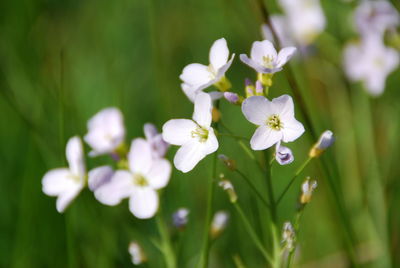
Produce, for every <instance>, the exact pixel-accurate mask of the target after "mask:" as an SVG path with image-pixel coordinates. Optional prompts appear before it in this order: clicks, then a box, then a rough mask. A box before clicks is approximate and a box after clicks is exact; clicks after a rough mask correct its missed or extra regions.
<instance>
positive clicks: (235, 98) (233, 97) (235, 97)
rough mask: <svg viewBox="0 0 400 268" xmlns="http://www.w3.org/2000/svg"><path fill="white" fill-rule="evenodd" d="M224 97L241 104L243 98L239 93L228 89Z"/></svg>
mask: <svg viewBox="0 0 400 268" xmlns="http://www.w3.org/2000/svg"><path fill="white" fill-rule="evenodd" d="M224 98H225V99H226V100H227V101H229V102H230V103H232V104H241V103H242V100H241V98H240V97H239V95H238V94H236V93H234V92H229V91H226V92H224Z"/></svg>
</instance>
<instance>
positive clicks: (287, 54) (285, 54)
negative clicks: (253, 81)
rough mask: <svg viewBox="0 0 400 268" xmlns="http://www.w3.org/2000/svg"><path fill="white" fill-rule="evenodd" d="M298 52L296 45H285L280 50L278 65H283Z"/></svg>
mask: <svg viewBox="0 0 400 268" xmlns="http://www.w3.org/2000/svg"><path fill="white" fill-rule="evenodd" d="M295 52H296V48H295V47H285V48H283V49H281V51H279V54H278V59H277V64H276V67H282V66H283V65H285V63H286V62H288V60H290V58H292V56H293V55H294V53H295Z"/></svg>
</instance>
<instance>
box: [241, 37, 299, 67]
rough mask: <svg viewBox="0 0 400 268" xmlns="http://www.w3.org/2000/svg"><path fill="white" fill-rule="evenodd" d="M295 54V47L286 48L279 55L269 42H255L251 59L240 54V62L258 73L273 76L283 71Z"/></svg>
mask: <svg viewBox="0 0 400 268" xmlns="http://www.w3.org/2000/svg"><path fill="white" fill-rule="evenodd" d="M295 52H296V48H295V47H285V48H282V49H281V50H280V51H279V53H277V52H276V50H275V48H274V45H273V44H272V43H271V42H270V41H269V40H264V41H255V42H254V43H253V45H252V47H251V52H250V58H249V57H248V56H247V55H246V54H240V60H241V61H242V62H243V63H245V64H247V65H248V66H250V67H251V68H253V69H254V70H256V71H257V72H258V73H269V74H273V73H276V72H279V71H281V70H282V67H283V65H285V63H286V62H288V61H289V60H290V58H291V57H292V56H293V54H294V53H295Z"/></svg>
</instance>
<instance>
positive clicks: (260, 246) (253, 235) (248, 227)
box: [233, 202, 272, 264]
mask: <svg viewBox="0 0 400 268" xmlns="http://www.w3.org/2000/svg"><path fill="white" fill-rule="evenodd" d="M233 205H234V207H235V209H236V211H237V212H238V214H239V216H240V219H241V220H242V221H243V224H244V227H245V228H246V230H247V232H248V233H249V235H250V238H251V239H252V240H253V242H254V244H255V245H256V246H257V248H258V249H259V250H260V252H261V253H262V255H263V257H264V258H265V260H266V261H267V262H268V263H269V264H272V259H271V257H270V256H269V254H268V252H267V250H266V249H265V248H264V246H263V244H262V242H261V240H260V239H259V237H258V235H257V233H256V232H255V231H254V229H253V227H252V226H251V224H250V222H249V221H248V219H247V217H246V215H244V213H243V210H242V208H241V207H240V206H239V204H238V203H237V202H236V203H233Z"/></svg>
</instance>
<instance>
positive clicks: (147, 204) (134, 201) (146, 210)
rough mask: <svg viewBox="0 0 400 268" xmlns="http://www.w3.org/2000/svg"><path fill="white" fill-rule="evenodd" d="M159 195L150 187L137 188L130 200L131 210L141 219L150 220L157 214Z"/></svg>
mask: <svg viewBox="0 0 400 268" xmlns="http://www.w3.org/2000/svg"><path fill="white" fill-rule="evenodd" d="M158 202H159V201H158V195H157V192H156V191H155V190H153V189H152V188H150V187H136V188H135V189H134V192H133V194H132V196H131V198H130V199H129V210H130V211H131V212H132V214H133V215H135V216H136V217H137V218H139V219H148V218H151V217H153V216H154V214H156V212H157V209H158Z"/></svg>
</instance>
